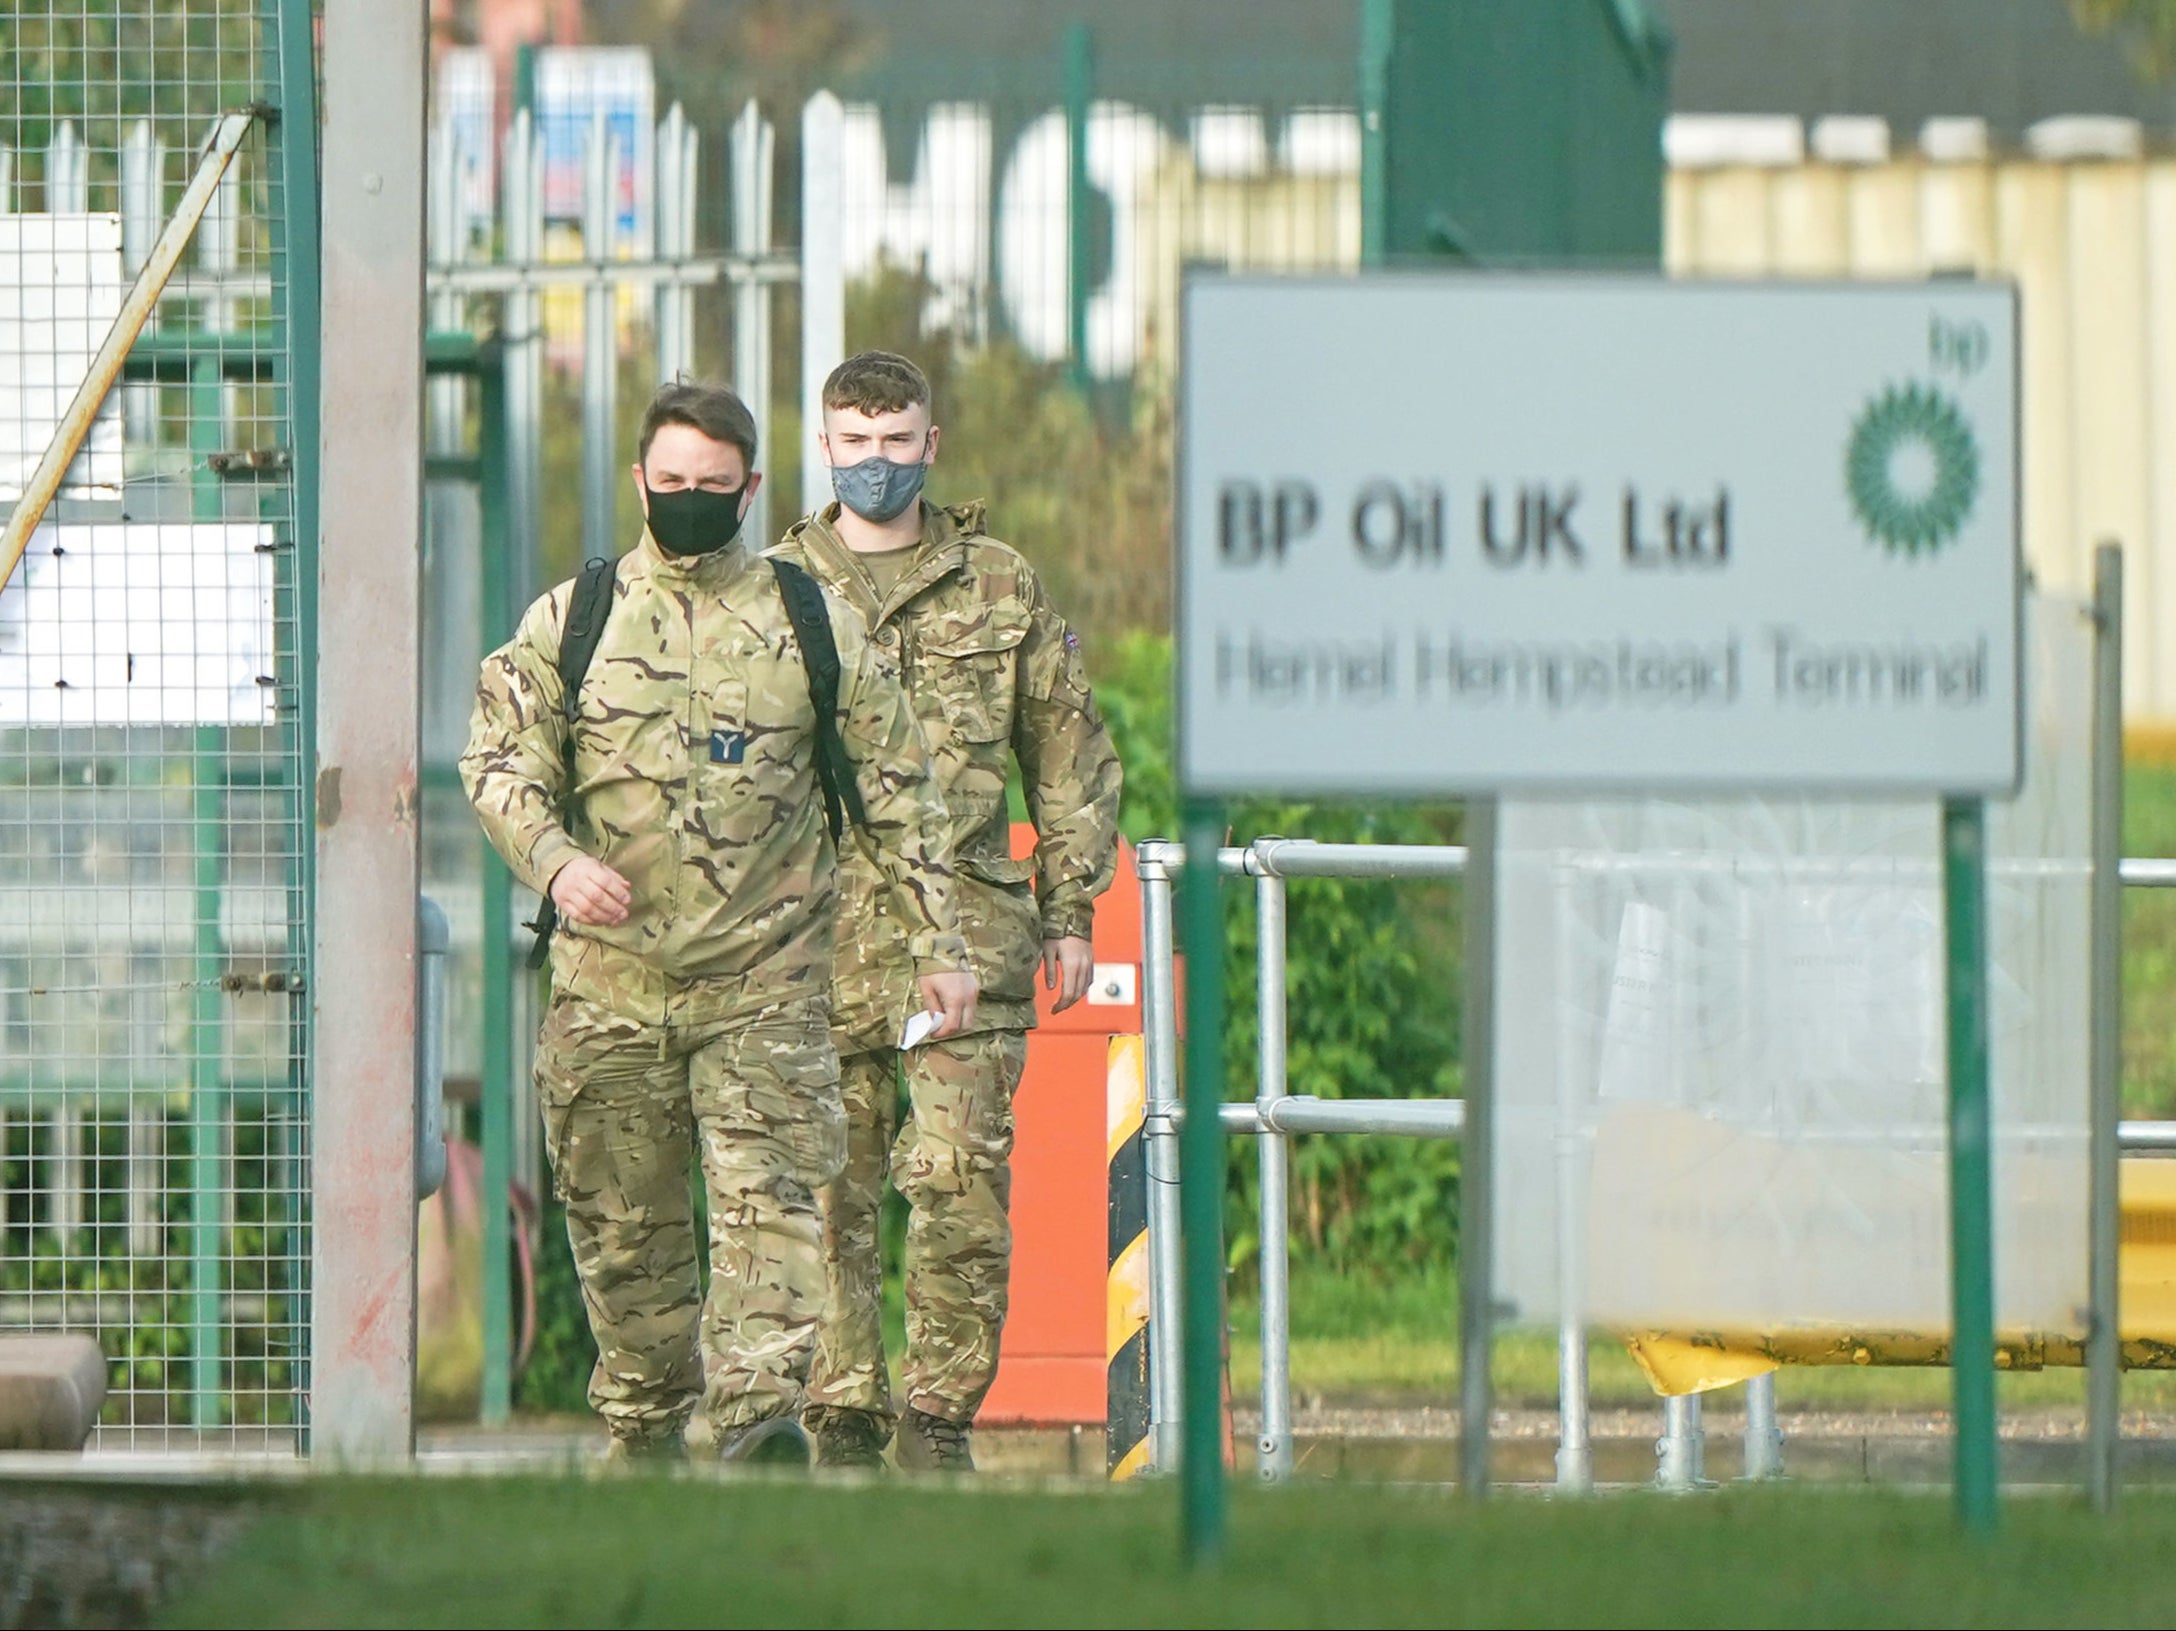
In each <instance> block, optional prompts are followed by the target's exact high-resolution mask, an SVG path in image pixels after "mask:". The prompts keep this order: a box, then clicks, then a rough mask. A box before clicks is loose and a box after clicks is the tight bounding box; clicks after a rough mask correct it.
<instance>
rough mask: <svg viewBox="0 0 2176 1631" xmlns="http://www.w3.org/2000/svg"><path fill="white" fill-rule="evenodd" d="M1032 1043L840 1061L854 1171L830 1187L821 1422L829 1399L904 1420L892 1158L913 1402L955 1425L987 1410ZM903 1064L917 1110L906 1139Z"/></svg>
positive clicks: (927, 1049) (817, 1383)
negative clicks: (890, 1250)
mask: <svg viewBox="0 0 2176 1631" xmlns="http://www.w3.org/2000/svg"><path fill="white" fill-rule="evenodd" d="M1027 1052H1028V1042H1027V1036H1026V1034H1025V1033H1024V1032H1021V1031H989V1032H984V1033H981V1034H978V1035H972V1036H962V1037H953V1038H949V1039H948V1040H946V1041H943V1042H930V1043H925V1044H924V1045H923V1046H921V1047H919V1048H915V1049H913V1050H912V1051H911V1052H908V1053H904V1054H902V1053H900V1052H899V1051H897V1050H896V1049H889V1048H887V1049H884V1050H881V1051H878V1052H873V1053H854V1054H848V1055H847V1056H846V1057H845V1058H844V1059H842V1060H841V1061H840V1087H841V1092H842V1095H843V1097H844V1099H845V1101H846V1167H845V1170H844V1171H843V1172H842V1173H840V1175H839V1178H838V1181H837V1182H836V1183H834V1184H832V1185H831V1186H830V1187H829V1188H828V1189H826V1190H825V1191H824V1192H823V1196H822V1202H823V1214H824V1255H825V1258H826V1260H827V1262H828V1264H829V1266H830V1270H831V1281H830V1294H829V1296H828V1298H827V1300H826V1302H825V1304H824V1316H823V1336H822V1340H821V1341H820V1343H819V1344H818V1346H817V1353H816V1369H815V1372H814V1374H813V1375H812V1376H811V1378H810V1380H809V1391H808V1399H809V1405H810V1417H811V1420H812V1422H815V1421H820V1419H821V1416H822V1414H823V1412H824V1411H825V1410H827V1409H847V1410H866V1411H869V1412H871V1413H872V1414H874V1415H876V1416H878V1417H879V1418H881V1419H882V1420H883V1421H884V1423H885V1424H886V1425H887V1427H888V1426H889V1425H890V1424H891V1423H892V1422H894V1421H895V1420H896V1419H897V1417H896V1413H895V1411H894V1410H893V1407H892V1398H891V1387H890V1379H889V1374H888V1372H887V1369H886V1366H885V1360H884V1332H883V1325H882V1321H881V1311H882V1308H883V1266H882V1259H881V1257H880V1255H879V1250H878V1243H877V1222H878V1213H879V1209H880V1206H881V1204H882V1201H883V1197H884V1179H885V1174H886V1171H887V1168H888V1169H889V1172H890V1175H891V1181H892V1183H893V1185H894V1186H895V1187H896V1188H897V1189H898V1190H899V1193H900V1194H901V1195H902V1196H903V1197H904V1198H905V1200H906V1202H907V1240H906V1253H905V1261H904V1264H903V1269H904V1279H905V1282H906V1284H905V1291H906V1311H907V1348H906V1354H905V1356H904V1361H903V1364H902V1366H901V1378H900V1379H901V1383H902V1385H903V1391H904V1393H905V1395H906V1402H907V1403H908V1404H910V1405H912V1406H913V1407H914V1408H915V1409H917V1410H920V1411H923V1412H926V1413H927V1414H929V1415H932V1416H942V1417H944V1418H945V1419H946V1420H948V1421H959V1422H965V1421H972V1420H973V1419H974V1415H975V1411H976V1410H977V1409H978V1408H979V1407H980V1406H981V1404H982V1397H983V1395H984V1394H986V1393H988V1392H989V1391H990V1381H991V1379H992V1378H993V1377H994V1376H995V1375H996V1374H997V1346H998V1336H999V1334H1000V1332H1001V1331H1002V1330H1003V1328H1004V1324H1005V1295H1006V1283H1007V1279H1008V1277H1009V1275H1010V1272H1011V1268H1012V1225H1011V1223H1010V1222H1009V1221H1008V1220H1007V1218H1006V1215H1005V1213H1006V1203H1007V1201H1008V1199H1009V1198H1010V1194H1011V1187H1012V1173H1011V1169H1010V1168H1009V1166H1008V1165H1007V1163H1008V1162H1009V1161H1010V1159H1011V1156H1012V1125H1013V1124H1012V1096H1013V1091H1014V1089H1015V1088H1017V1087H1018V1086H1019V1085H1020V1072H1021V1068H1022V1067H1023V1066H1024V1065H1025V1064H1026V1063H1027ZM902 1069H903V1070H904V1073H905V1077H906V1085H907V1101H908V1106H909V1114H908V1118H907V1123H906V1125H905V1127H903V1128H898V1130H897V1132H896V1136H895V1132H894V1129H895V1126H896V1124H897V1121H898V1085H897V1084H898V1074H899V1072H900V1071H901V1070H902Z"/></svg>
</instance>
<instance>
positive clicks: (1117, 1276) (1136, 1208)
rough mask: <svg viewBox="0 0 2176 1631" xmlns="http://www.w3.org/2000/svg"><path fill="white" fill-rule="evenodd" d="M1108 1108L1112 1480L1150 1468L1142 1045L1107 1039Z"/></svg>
mask: <svg viewBox="0 0 2176 1631" xmlns="http://www.w3.org/2000/svg"><path fill="white" fill-rule="evenodd" d="M1105 1080H1106V1083H1107V1092H1108V1097H1107V1100H1106V1102H1107V1104H1108V1106H1109V1121H1108V1124H1107V1125H1108V1133H1109V1137H1108V1141H1107V1144H1106V1154H1107V1156H1108V1159H1109V1164H1110V1248H1111V1251H1110V1262H1111V1268H1110V1279H1109V1281H1108V1296H1107V1300H1106V1304H1105V1307H1106V1315H1107V1317H1106V1325H1105V1333H1104V1350H1103V1351H1104V1355H1105V1357H1106V1358H1107V1359H1108V1361H1109V1370H1108V1377H1109V1391H1108V1407H1107V1413H1106V1416H1105V1429H1104V1443H1105V1446H1106V1449H1105V1464H1106V1465H1107V1466H1108V1468H1109V1469H1110V1475H1111V1477H1112V1478H1113V1479H1114V1480H1115V1479H1121V1478H1132V1477H1135V1476H1136V1475H1138V1474H1140V1473H1143V1472H1146V1471H1147V1470H1148V1465H1149V1391H1148V1388H1149V1382H1148V1310H1149V1296H1148V1289H1149V1288H1148V1150H1147V1146H1146V1145H1145V1144H1144V1143H1143V1142H1142V1138H1141V1127H1142V1121H1143V1119H1144V1117H1145V1115H1146V1113H1147V1109H1148V1055H1147V1051H1146V1047H1145V1044H1144V1042H1143V1040H1142V1038H1140V1037H1138V1036H1114V1037H1112V1038H1111V1046H1110V1053H1109V1055H1108V1064H1107V1067H1106V1074H1105Z"/></svg>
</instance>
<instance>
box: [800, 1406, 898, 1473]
mask: <svg viewBox="0 0 2176 1631" xmlns="http://www.w3.org/2000/svg"><path fill="white" fill-rule="evenodd" d="M801 1419H802V1421H803V1422H804V1423H806V1424H807V1426H808V1429H809V1432H810V1434H811V1435H812V1436H813V1437H814V1438H815V1440H816V1465H817V1466H819V1467H851V1468H855V1469H857V1470H859V1471H863V1472H882V1471H883V1470H884V1446H885V1445H886V1444H888V1443H890V1442H891V1436H892V1432H891V1428H890V1427H889V1426H887V1425H886V1424H885V1421H884V1418H883V1417H882V1416H879V1415H878V1414H877V1413H876V1412H875V1411H873V1410H850V1409H847V1408H845V1407H844V1406H840V1405H823V1406H819V1407H817V1408H815V1409H811V1410H809V1411H807V1412H806V1413H805V1414H804V1415H803V1416H802V1418H801Z"/></svg>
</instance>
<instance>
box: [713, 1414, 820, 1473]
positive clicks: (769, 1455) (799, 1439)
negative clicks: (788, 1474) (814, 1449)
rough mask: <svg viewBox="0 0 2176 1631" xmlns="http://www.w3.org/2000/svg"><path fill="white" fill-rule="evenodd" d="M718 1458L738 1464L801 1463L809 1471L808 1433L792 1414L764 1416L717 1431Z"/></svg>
mask: <svg viewBox="0 0 2176 1631" xmlns="http://www.w3.org/2000/svg"><path fill="white" fill-rule="evenodd" d="M718 1459H719V1460H720V1461H727V1462H732V1463H733V1464H735V1465H738V1466H749V1467H799V1468H801V1469H802V1470H804V1471H806V1470H807V1468H808V1459H809V1443H808V1434H806V1433H804V1432H802V1431H801V1424H800V1423H799V1422H797V1421H795V1420H794V1419H793V1418H792V1417H791V1416H765V1417H764V1418H763V1419H762V1420H761V1421H750V1422H743V1423H741V1424H740V1426H738V1427H728V1428H726V1429H725V1430H724V1431H723V1432H722V1433H720V1434H719V1435H718Z"/></svg>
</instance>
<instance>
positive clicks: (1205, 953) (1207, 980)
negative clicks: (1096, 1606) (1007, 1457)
mask: <svg viewBox="0 0 2176 1631" xmlns="http://www.w3.org/2000/svg"><path fill="white" fill-rule="evenodd" d="M1185 826H1186V870H1185V873H1184V874H1183V876H1182V877H1181V878H1180V880H1179V890H1180V903H1179V904H1180V913H1179V917H1180V922H1181V924H1182V926H1183V932H1184V936H1185V944H1186V1074H1185V1079H1184V1082H1183V1083H1182V1086H1181V1098H1182V1102H1183V1103H1184V1104H1185V1107H1186V1125H1185V1129H1184V1132H1183V1134H1182V1136H1181V1140H1180V1144H1179V1220H1180V1227H1179V1235H1180V1250H1181V1252H1182V1254H1183V1255H1182V1259H1181V1263H1182V1269H1183V1276H1182V1277H1183V1280H1184V1302H1183V1303H1182V1305H1181V1317H1180V1326H1181V1329H1182V1332H1183V1335H1184V1340H1185V1350H1184V1358H1185V1364H1184V1372H1185V1377H1184V1381H1185V1389H1184V1392H1183V1394H1182V1398H1183V1400H1184V1403H1185V1412H1186V1428H1185V1436H1184V1437H1183V1439H1182V1440H1181V1455H1180V1470H1181V1474H1182V1478H1181V1484H1182V1494H1183V1506H1184V1516H1183V1525H1184V1529H1183V1536H1184V1544H1185V1553H1186V1559H1187V1561H1188V1562H1190V1563H1193V1564H1195V1565H1197V1566H1201V1567H1207V1566H1209V1565H1213V1564H1215V1563H1218V1562H1220V1561H1222V1559H1223V1555H1224V1506H1225V1495H1226V1490H1225V1484H1224V1431H1223V1427H1224V1399H1223V1385H1222V1384H1223V1354H1224V1297H1223V1278H1224V1248H1223V1221H1224V1133H1223V1129H1222V1128H1221V1127H1220V1126H1218V1124H1217V1114H1218V1110H1219V1107H1220V1106H1221V1105H1222V1103H1223V1099H1224V913H1223V910H1222V905H1221V902H1220V901H1219V899H1218V890H1217V871H1216V852H1217V849H1218V847H1219V846H1220V845H1221V844H1222V843H1223V841H1224V810H1223V806H1222V805H1220V804H1218V803H1217V802H1216V801H1214V800H1209V799H1189V800H1187V803H1186V816H1185Z"/></svg>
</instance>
